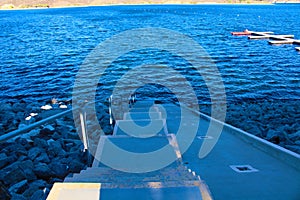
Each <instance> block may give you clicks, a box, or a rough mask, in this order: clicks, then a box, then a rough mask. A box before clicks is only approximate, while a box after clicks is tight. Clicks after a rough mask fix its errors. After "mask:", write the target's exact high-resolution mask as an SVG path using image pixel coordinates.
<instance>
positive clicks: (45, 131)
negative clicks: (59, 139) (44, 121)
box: [40, 125, 55, 136]
mask: <svg viewBox="0 0 300 200" xmlns="http://www.w3.org/2000/svg"><path fill="white" fill-rule="evenodd" d="M54 131H55V128H54V127H53V126H51V125H47V126H45V127H44V128H43V129H42V130H41V131H40V134H41V135H42V136H48V135H51V134H53V133H54Z"/></svg>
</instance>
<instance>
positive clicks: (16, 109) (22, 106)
mask: <svg viewBox="0 0 300 200" xmlns="http://www.w3.org/2000/svg"><path fill="white" fill-rule="evenodd" d="M25 108H26V106H25V104H23V103H15V104H14V105H13V106H12V111H13V112H15V113H17V112H24V111H25Z"/></svg>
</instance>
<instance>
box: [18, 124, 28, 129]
mask: <svg viewBox="0 0 300 200" xmlns="http://www.w3.org/2000/svg"><path fill="white" fill-rule="evenodd" d="M27 126H28V125H27V124H24V123H20V124H19V126H18V129H23V128H26V127H27Z"/></svg>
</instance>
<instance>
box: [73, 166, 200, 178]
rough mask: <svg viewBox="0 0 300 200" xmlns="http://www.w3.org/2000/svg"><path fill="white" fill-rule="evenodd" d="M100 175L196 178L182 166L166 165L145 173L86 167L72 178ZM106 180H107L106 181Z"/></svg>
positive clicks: (111, 176)
mask: <svg viewBox="0 0 300 200" xmlns="http://www.w3.org/2000/svg"><path fill="white" fill-rule="evenodd" d="M98 176H99V177H101V179H104V180H112V181H113V180H115V181H118V180H119V179H120V178H122V180H124V179H131V180H137V181H150V180H151V181H155V180H156V181H158V180H173V181H175V180H198V176H196V174H193V173H191V172H189V171H188V170H187V169H186V168H184V167H175V166H174V167H166V168H164V169H160V170H157V171H153V172H147V173H126V172H122V171H118V170H114V169H111V168H108V167H99V168H88V169H87V170H85V171H83V172H81V173H80V174H75V175H74V176H73V178H75V179H76V178H82V179H89V178H95V177H98ZM106 182H107V181H106Z"/></svg>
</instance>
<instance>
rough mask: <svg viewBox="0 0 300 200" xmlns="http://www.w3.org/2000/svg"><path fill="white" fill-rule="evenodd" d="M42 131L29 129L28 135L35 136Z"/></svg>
mask: <svg viewBox="0 0 300 200" xmlns="http://www.w3.org/2000/svg"><path fill="white" fill-rule="evenodd" d="M40 131H41V130H40V129H33V130H31V131H29V133H28V134H27V135H29V136H30V137H35V136H37V135H39V134H40Z"/></svg>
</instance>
